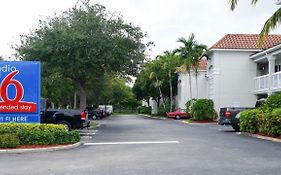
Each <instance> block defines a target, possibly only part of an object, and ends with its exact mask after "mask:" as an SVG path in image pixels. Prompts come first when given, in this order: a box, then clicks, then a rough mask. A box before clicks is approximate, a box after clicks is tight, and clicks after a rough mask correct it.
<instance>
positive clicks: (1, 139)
mask: <svg viewBox="0 0 281 175" xmlns="http://www.w3.org/2000/svg"><path fill="white" fill-rule="evenodd" d="M19 145H20V140H19V137H18V136H17V135H16V134H0V148H16V147H17V146H19Z"/></svg>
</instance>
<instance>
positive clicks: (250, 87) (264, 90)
mask: <svg viewBox="0 0 281 175" xmlns="http://www.w3.org/2000/svg"><path fill="white" fill-rule="evenodd" d="M258 39H259V35H256V34H228V35H225V36H224V37H223V38H222V39H220V40H219V41H218V42H216V43H215V44H214V45H213V46H212V47H211V48H210V49H209V50H208V52H207V59H208V62H207V73H206V76H205V77H206V78H205V81H204V82H203V81H202V82H201V84H200V85H199V86H200V87H205V91H206V96H205V97H206V98H209V99H212V100H213V101H214V104H215V109H216V111H219V109H220V108H221V107H228V106H232V107H253V106H254V104H255V102H256V100H257V99H259V98H263V97H266V96H267V95H270V94H271V93H274V92H277V91H280V90H281V35H269V36H267V38H266V39H265V41H264V43H263V45H262V47H261V48H260V47H259V46H258ZM181 76H184V74H182V73H181ZM180 80H181V82H179V84H183V81H187V80H185V78H183V77H181V79H180ZM186 83H187V82H184V84H186ZM181 88H182V87H181ZM186 90H188V89H186ZM182 92H183V89H179V95H181V96H182ZM180 93H181V94H180ZM181 98H182V97H181ZM189 98H190V97H188V99H189ZM200 98H201V97H200ZM202 98H204V96H202ZM179 99H180V97H179ZM180 103H184V102H180Z"/></svg>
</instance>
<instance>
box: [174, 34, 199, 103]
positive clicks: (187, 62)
mask: <svg viewBox="0 0 281 175" xmlns="http://www.w3.org/2000/svg"><path fill="white" fill-rule="evenodd" d="M194 37H195V35H194V33H191V35H190V36H189V37H188V39H185V38H183V37H181V38H179V39H178V42H180V43H183V44H184V46H182V47H180V48H178V49H176V50H175V52H176V53H179V55H180V57H181V58H183V59H184V66H185V69H186V72H187V73H188V76H189V93H190V99H192V86H191V84H192V83H191V61H192V49H193V47H194V44H195V43H196V42H195V41H194Z"/></svg>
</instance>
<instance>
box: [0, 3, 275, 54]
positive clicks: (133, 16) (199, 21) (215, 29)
mask: <svg viewBox="0 0 281 175" xmlns="http://www.w3.org/2000/svg"><path fill="white" fill-rule="evenodd" d="M275 1H276V0H266V1H259V2H258V3H257V4H256V6H252V5H250V2H251V1H250V0H248V1H246V0H241V1H239V3H238V6H237V8H236V9H235V10H234V11H231V10H230V6H229V3H228V2H229V0H172V1H171V0H118V1H117V0H116V1H113V0H91V3H99V4H102V5H104V6H105V7H106V8H107V10H109V11H111V12H116V13H121V14H122V16H123V19H124V20H125V21H126V22H130V23H132V24H133V25H135V26H139V27H140V28H141V29H142V31H143V32H145V33H146V34H147V39H146V41H152V42H154V46H153V47H152V48H151V49H152V50H151V51H150V52H149V54H150V57H151V58H152V59H153V58H155V57H156V56H157V55H161V54H163V52H164V51H167V50H168V51H169V50H173V49H175V48H177V47H179V46H180V45H181V44H180V43H178V42H177V40H178V38H180V37H184V38H188V37H189V35H190V34H191V33H192V32H193V33H194V34H195V40H196V41H197V42H198V43H200V44H206V45H207V46H208V47H211V46H212V45H213V44H215V42H217V41H218V40H219V39H221V38H222V37H223V36H224V35H226V34H258V33H259V32H260V31H261V29H262V27H263V24H264V22H265V21H266V19H268V18H269V17H270V16H271V15H272V14H273V13H274V12H275V11H276V10H277V9H278V8H279V7H280V6H278V5H276V4H275ZM76 3H77V0H24V1H23V0H9V1H1V2H0V22H1V26H0V56H2V57H4V58H5V59H13V58H14V57H13V53H14V50H13V49H12V48H11V46H12V45H17V44H20V40H19V38H20V35H21V34H27V33H30V31H32V30H34V29H35V28H37V26H38V23H39V20H45V19H46V18H47V17H48V16H54V14H55V13H57V14H60V13H62V12H63V11H66V10H67V9H69V8H71V7H74V6H75V4H76ZM280 29H281V27H280V28H277V29H276V30H275V31H273V32H272V33H275V34H281V30H280Z"/></svg>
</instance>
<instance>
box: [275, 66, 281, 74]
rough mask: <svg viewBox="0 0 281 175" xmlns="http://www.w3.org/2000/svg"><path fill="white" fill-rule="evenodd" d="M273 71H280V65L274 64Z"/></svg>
mask: <svg viewBox="0 0 281 175" xmlns="http://www.w3.org/2000/svg"><path fill="white" fill-rule="evenodd" d="M275 72H281V65H280V64H279V65H275Z"/></svg>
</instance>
